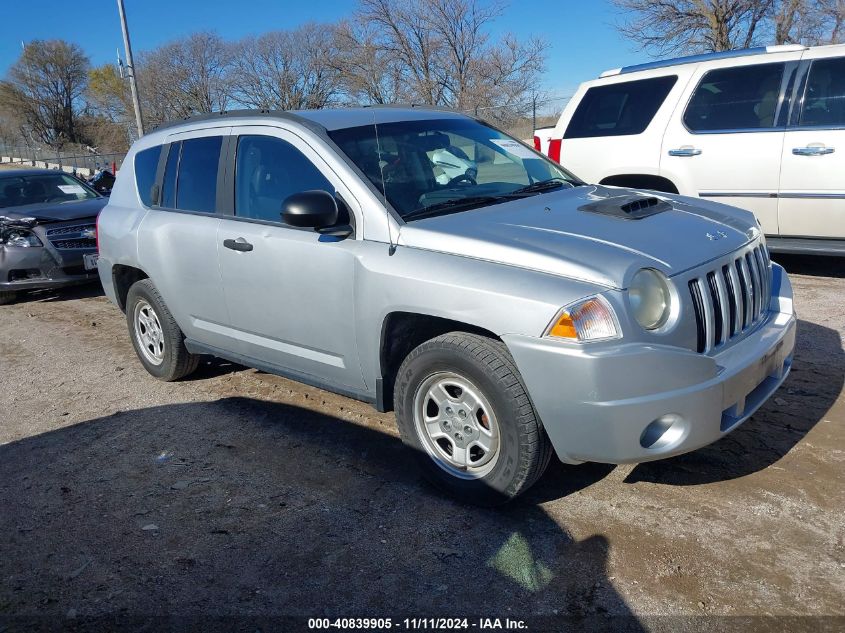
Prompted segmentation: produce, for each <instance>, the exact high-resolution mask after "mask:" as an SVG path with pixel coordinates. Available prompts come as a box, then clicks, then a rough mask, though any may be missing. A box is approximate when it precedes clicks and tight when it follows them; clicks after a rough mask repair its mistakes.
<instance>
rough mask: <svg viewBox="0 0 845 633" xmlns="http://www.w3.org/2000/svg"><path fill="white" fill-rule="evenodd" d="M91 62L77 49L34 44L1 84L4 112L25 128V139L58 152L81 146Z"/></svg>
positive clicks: (61, 43) (66, 45) (59, 42)
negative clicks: (81, 115) (80, 126)
mask: <svg viewBox="0 0 845 633" xmlns="http://www.w3.org/2000/svg"><path fill="white" fill-rule="evenodd" d="M89 65H90V63H89V61H88V57H87V56H86V55H85V53H84V52H83V50H82V49H81V48H80V47H79V46H77V45H76V44H71V43H69V42H65V41H63V40H46V41H44V40H34V41H32V42H30V43H29V44H27V45H26V46H25V47H24V50H23V53H22V54H21V56H20V58H18V60H17V61H16V62H15V63H14V64H13V65H12V67H11V68H10V69H9V73H8V76H7V79H5V80H4V81H2V82H0V107H2V108H3V110H6V111H9V112H12V113H14V114H15V117H16V118H17V119H18V120H19V121H20V123H21V127H22V129H21V134H22V136H24V137H26V136H29V135H32V136H34V137H35V138H37V139H38V140H39V141H40V142H43V143H46V144H47V145H50V146H52V147H55V148H59V147H62V146H63V145H65V144H67V143H73V142H78V141H80V140H82V139H81V130H80V129H78V126H77V122H78V121H77V119H78V115H79V112H80V109H81V108H82V106H83V104H82V94H83V92H84V91H85V87H86V84H87V79H88V67H89Z"/></svg>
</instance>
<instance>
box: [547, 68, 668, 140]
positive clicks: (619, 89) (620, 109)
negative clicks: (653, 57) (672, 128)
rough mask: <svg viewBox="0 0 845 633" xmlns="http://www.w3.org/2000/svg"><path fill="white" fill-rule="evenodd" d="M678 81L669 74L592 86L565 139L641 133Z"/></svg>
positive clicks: (577, 109)
mask: <svg viewBox="0 0 845 633" xmlns="http://www.w3.org/2000/svg"><path fill="white" fill-rule="evenodd" d="M677 80H678V77H677V75H670V76H667V77H653V78H651V79H640V80H638V81H626V82H623V83H615V84H608V85H604V86H594V87H592V88H590V89H589V90H587V92H586V93H585V94H584V97H583V98H582V99H581V103H579V104H578V107H577V108H576V109H575V114H573V115H572V120H571V121H570V122H569V125H568V126H567V128H566V132H565V133H564V135H563V138H588V137H593V136H624V135H628V134H641V133H642V132H643V131H645V129H646V128H647V127H648V124H649V123H651V120H652V118H654V115H655V114H656V113H657V110H658V109H659V108H660V106H661V105H662V104H663V101H665V99H666V95H668V94H669V91H670V90H671V89H672V86H674V85H675V82H676V81H677Z"/></svg>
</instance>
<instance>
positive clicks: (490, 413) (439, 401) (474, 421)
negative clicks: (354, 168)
mask: <svg viewBox="0 0 845 633" xmlns="http://www.w3.org/2000/svg"><path fill="white" fill-rule="evenodd" d="M394 398H395V402H394V406H395V409H396V418H397V421H398V426H399V431H400V433H401V435H402V441H403V442H404V443H405V444H406V445H407V446H409V447H410V448H411V449H413V450H414V453H415V455H416V457H417V462H418V463H419V465H420V467H421V469H422V473H423V475H424V476H425V477H426V478H427V479H428V480H429V481H431V482H432V483H434V484H435V485H436V486H437V487H439V488H441V489H443V490H445V491H447V492H449V493H450V494H453V495H455V496H457V497H459V498H460V499H462V500H464V501H467V502H469V503H475V504H479V505H497V504H500V503H504V502H506V501H508V500H510V499H512V498H514V497H516V496H517V495H519V494H521V493H522V492H524V491H525V490H527V489H528V488H529V487H530V486H531V485H532V484H533V483H534V482H535V481H536V480H537V479H539V478H540V476H541V475H542V474H543V471H544V470H545V469H546V466H547V465H548V463H549V459H550V458H551V453H552V449H551V444H550V442H549V440H548V437H547V436H546V434H545V432H544V430H543V429H542V426H541V424H540V421H539V420H538V419H537V415H536V413H535V411H534V407H533V406H532V404H531V401H530V400H529V398H528V394H527V392H526V389H525V385H524V384H523V383H522V378H521V377H520V375H519V372H518V370H517V368H516V366H515V364H514V362H513V359H512V358H511V356H510V354H509V353H508V350H507V348H506V347H505V345H504V344H503V343H501V342H500V341H497V340H494V339H490V338H487V337H483V336H478V335H475V334H467V333H464V332H452V333H449V334H444V335H443V336H439V337H437V338H434V339H432V340H430V341H427V342H425V343H423V344H422V345H420V346H419V347H417V348H416V349H414V350H413V351H412V352H411V353H410V354H409V355H408V357H407V358H406V359H405V361H404V362H403V363H402V366H401V367H400V369H399V375H398V376H397V379H396V389H395V396H394Z"/></svg>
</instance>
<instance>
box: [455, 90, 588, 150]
mask: <svg viewBox="0 0 845 633" xmlns="http://www.w3.org/2000/svg"><path fill="white" fill-rule="evenodd" d="M570 98H571V96H570V95H566V96H561V97H543V98H540V97H539V96H538V97H537V98H534V99H531V100H528V101H523V102H520V103H516V104H513V103H511V104H505V105H494V106H485V107H481V108H474V109H470V110H465V112H467V113H469V114H474V115H475V116H478V117H480V118H482V119H486V120H487V121H490V122H491V123H494V124H495V125H496V126H497V127H499V128H501V129H502V130H504V131H505V132H507V133H508V134H510V135H511V136H513V137H515V138H518V139H521V140H523V141H526V142H528V143H529V144H530V143H531V142H532V138H533V136H534V130H536V129H538V128H541V127H548V126H553V125H555V124H556V123H557V121H558V119H559V118H560V113H561V112H563V109H564V108H565V107H566V104H567V103H569V99H570ZM515 113H522V114H515Z"/></svg>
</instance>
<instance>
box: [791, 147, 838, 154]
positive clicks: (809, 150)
mask: <svg viewBox="0 0 845 633" xmlns="http://www.w3.org/2000/svg"><path fill="white" fill-rule="evenodd" d="M835 151H836V148H835V147H825V146H824V145H808V146H807V147H793V148H792V153H793V154H795V155H796V156H824V155H825V154H833V152H835Z"/></svg>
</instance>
